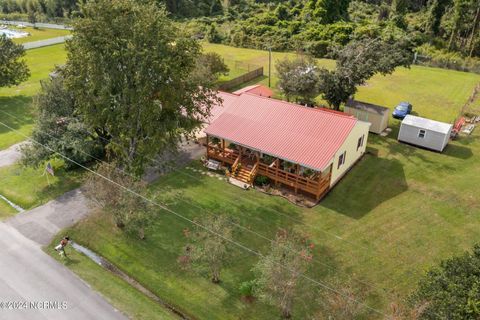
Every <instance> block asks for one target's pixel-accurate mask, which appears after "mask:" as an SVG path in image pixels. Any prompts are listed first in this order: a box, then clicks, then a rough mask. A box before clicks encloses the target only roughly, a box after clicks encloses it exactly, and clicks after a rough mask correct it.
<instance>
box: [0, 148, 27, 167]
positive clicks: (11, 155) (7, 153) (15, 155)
mask: <svg viewBox="0 0 480 320" xmlns="http://www.w3.org/2000/svg"><path fill="white" fill-rule="evenodd" d="M23 143H25V142H20V143H17V144H14V145H13V146H11V147H9V148H8V149H5V150H0V168H1V167H6V166H11V165H12V164H15V162H17V161H18V160H19V159H20V157H21V156H22V155H21V153H20V150H19V147H20V146H21V145H22V144H23Z"/></svg>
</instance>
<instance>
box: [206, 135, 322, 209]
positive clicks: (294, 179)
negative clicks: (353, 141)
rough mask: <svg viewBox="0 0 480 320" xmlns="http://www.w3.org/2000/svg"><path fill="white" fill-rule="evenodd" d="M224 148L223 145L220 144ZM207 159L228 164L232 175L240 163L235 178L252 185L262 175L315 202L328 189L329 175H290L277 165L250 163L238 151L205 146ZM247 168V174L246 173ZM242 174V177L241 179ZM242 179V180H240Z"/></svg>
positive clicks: (260, 162)
mask: <svg viewBox="0 0 480 320" xmlns="http://www.w3.org/2000/svg"><path fill="white" fill-rule="evenodd" d="M222 145H223V146H224V143H222ZM207 158H209V159H215V160H217V161H220V162H222V164H224V165H225V164H228V165H231V166H232V167H234V168H233V169H234V170H233V171H234V173H235V172H237V170H236V168H237V166H238V164H239V163H242V168H244V169H242V170H241V171H242V172H241V173H240V176H239V177H235V178H237V179H239V180H242V181H244V182H248V183H250V184H253V181H254V179H255V176H256V175H262V176H265V177H268V178H269V179H270V180H272V181H273V182H274V183H275V184H276V185H278V184H282V185H284V186H287V187H289V188H292V189H293V190H294V191H295V193H297V192H298V191H301V192H305V193H308V194H310V195H312V196H314V197H315V198H316V199H317V200H318V199H320V198H321V197H322V196H323V195H324V194H325V193H326V192H327V191H328V190H329V188H330V174H328V175H325V176H324V177H321V175H318V177H315V178H307V177H304V176H302V175H300V174H296V173H291V172H288V171H285V170H282V169H281V168H279V167H278V165H276V164H275V165H267V164H265V163H263V162H262V160H261V159H258V160H256V163H255V162H253V163H252V162H251V161H252V160H251V159H248V158H246V157H245V156H243V155H242V154H241V153H240V152H239V151H237V150H233V149H228V148H220V147H219V146H215V145H207ZM246 168H248V170H247V171H248V172H247V171H246ZM242 174H243V177H242ZM242 178H243V179H242Z"/></svg>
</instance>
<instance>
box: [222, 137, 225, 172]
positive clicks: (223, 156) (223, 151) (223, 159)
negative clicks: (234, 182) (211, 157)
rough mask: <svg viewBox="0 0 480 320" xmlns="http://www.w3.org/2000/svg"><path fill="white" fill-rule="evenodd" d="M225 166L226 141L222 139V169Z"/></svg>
mask: <svg viewBox="0 0 480 320" xmlns="http://www.w3.org/2000/svg"><path fill="white" fill-rule="evenodd" d="M223 166H225V139H222V167H223Z"/></svg>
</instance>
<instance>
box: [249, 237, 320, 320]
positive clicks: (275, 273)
mask: <svg viewBox="0 0 480 320" xmlns="http://www.w3.org/2000/svg"><path fill="white" fill-rule="evenodd" d="M311 249H312V247H311V244H310V243H309V241H308V239H307V238H305V237H303V236H301V235H299V234H297V233H295V232H291V231H287V230H279V231H278V232H277V236H276V238H275V240H274V241H272V246H271V249H270V251H269V252H268V254H266V255H265V256H263V257H261V258H260V260H259V261H258V263H257V264H256V265H255V267H254V269H253V271H254V273H255V275H256V286H255V295H256V296H258V297H260V299H262V300H263V301H265V302H267V303H269V304H271V305H273V306H275V307H277V308H278V309H279V310H280V311H281V314H282V317H283V318H290V317H291V316H292V310H293V303H294V300H295V299H297V298H298V297H300V296H301V293H302V292H301V291H306V290H305V287H303V289H302V290H300V288H301V285H302V284H305V281H303V280H304V278H303V277H302V275H303V273H305V272H306V271H307V270H308V267H309V265H310V263H311V260H312V253H311Z"/></svg>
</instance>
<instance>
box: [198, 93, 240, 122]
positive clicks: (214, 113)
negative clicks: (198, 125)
mask: <svg viewBox="0 0 480 320" xmlns="http://www.w3.org/2000/svg"><path fill="white" fill-rule="evenodd" d="M218 96H219V97H220V99H222V103H218V104H217V103H215V104H214V105H212V107H211V109H210V116H209V117H208V118H207V119H204V122H205V123H212V122H213V121H214V120H215V119H217V118H218V117H219V116H220V115H221V114H222V113H223V112H224V111H225V109H226V108H228V107H229V106H230V105H232V104H233V102H234V101H235V100H237V99H238V96H237V95H234V94H231V93H228V92H223V91H219V92H218Z"/></svg>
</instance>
